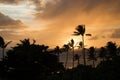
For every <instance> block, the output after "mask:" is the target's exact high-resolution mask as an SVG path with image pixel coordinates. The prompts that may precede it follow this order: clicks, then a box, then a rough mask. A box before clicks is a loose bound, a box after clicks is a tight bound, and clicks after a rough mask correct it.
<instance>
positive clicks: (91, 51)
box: [88, 47, 96, 67]
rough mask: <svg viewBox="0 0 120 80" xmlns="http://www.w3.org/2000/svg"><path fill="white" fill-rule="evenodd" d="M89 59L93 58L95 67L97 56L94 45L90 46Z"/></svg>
mask: <svg viewBox="0 0 120 80" xmlns="http://www.w3.org/2000/svg"><path fill="white" fill-rule="evenodd" d="M88 56H89V60H92V62H93V67H95V60H96V57H95V48H94V47H90V48H89V55H88Z"/></svg>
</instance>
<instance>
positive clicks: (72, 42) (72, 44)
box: [68, 39, 75, 68]
mask: <svg viewBox="0 0 120 80" xmlns="http://www.w3.org/2000/svg"><path fill="white" fill-rule="evenodd" d="M68 44H69V46H70V47H71V48H72V53H73V68H74V61H75V60H74V55H75V54H74V40H73V39H71V40H70V42H69V43H68Z"/></svg>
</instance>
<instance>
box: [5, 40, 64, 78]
mask: <svg viewBox="0 0 120 80" xmlns="http://www.w3.org/2000/svg"><path fill="white" fill-rule="evenodd" d="M20 42H21V43H19V44H17V45H16V46H15V47H13V48H12V49H11V50H9V51H8V52H7V58H6V61H7V62H8V64H7V65H8V67H9V68H8V70H7V71H9V73H10V74H11V76H10V77H12V79H13V78H15V79H17V80H18V78H20V79H30V80H33V79H34V78H38V77H39V79H40V80H45V78H46V77H47V76H50V75H53V74H56V73H57V72H59V73H60V71H61V70H63V69H64V68H63V65H62V63H60V62H59V60H58V57H57V56H56V55H55V54H52V53H50V52H49V51H48V46H45V45H36V44H35V43H34V44H31V43H30V40H29V39H24V40H20ZM11 68H12V69H11Z"/></svg>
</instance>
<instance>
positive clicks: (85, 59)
mask: <svg viewBox="0 0 120 80" xmlns="http://www.w3.org/2000/svg"><path fill="white" fill-rule="evenodd" d="M82 41H83V46H82V49H83V60H84V65H86V58H85V48H84V35H82Z"/></svg>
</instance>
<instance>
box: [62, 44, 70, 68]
mask: <svg viewBox="0 0 120 80" xmlns="http://www.w3.org/2000/svg"><path fill="white" fill-rule="evenodd" d="M63 49H64V51H65V52H66V61H65V69H66V68H67V63H68V56H69V49H70V47H69V45H68V44H64V45H63Z"/></svg>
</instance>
